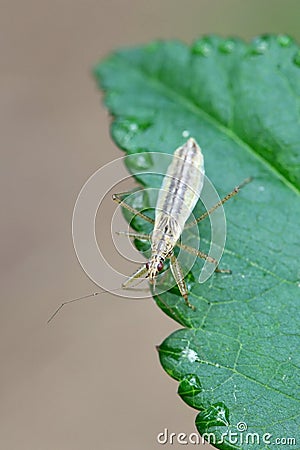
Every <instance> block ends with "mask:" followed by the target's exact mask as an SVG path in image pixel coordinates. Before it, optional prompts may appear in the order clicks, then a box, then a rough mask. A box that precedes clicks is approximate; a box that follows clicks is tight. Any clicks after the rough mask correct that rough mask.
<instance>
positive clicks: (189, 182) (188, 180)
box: [113, 138, 250, 309]
mask: <svg viewBox="0 0 300 450" xmlns="http://www.w3.org/2000/svg"><path fill="white" fill-rule="evenodd" d="M249 181H250V179H247V180H245V181H244V182H243V183H242V184H241V185H239V186H237V187H236V188H235V189H234V190H233V191H232V192H230V193H229V194H227V195H226V196H225V197H224V198H223V199H222V200H220V201H219V202H218V203H217V204H216V205H215V206H213V207H212V208H211V209H210V210H209V211H206V212H205V213H204V214H202V215H201V216H200V217H198V218H197V219H194V220H193V221H191V222H189V223H188V224H187V227H191V226H194V225H195V224H197V223H198V222H200V221H201V220H203V219H205V218H206V217H207V216H208V215H209V214H211V213H212V212H213V211H214V210H215V209H216V208H218V207H219V206H221V205H222V204H223V203H225V202H226V201H227V200H229V199H230V198H231V197H233V196H234V195H236V194H237V193H238V191H239V190H240V188H241V187H242V186H243V185H244V184H246V183H248V182H249ZM203 183H204V159H203V154H202V151H201V148H200V147H199V145H198V144H197V142H196V141H195V139H193V138H190V139H188V141H187V142H186V143H185V144H184V145H182V146H181V147H178V148H177V149H176V150H175V152H174V156H173V160H172V162H171V164H170V165H169V167H168V169H167V172H166V174H165V176H164V179H163V182H162V186H161V189H160V192H159V195H158V199H157V203H156V207H155V219H154V220H153V219H151V218H150V217H148V216H147V215H145V214H143V213H141V212H140V211H138V210H136V209H134V208H133V207H131V206H130V205H128V204H127V203H126V202H125V201H124V200H123V196H124V194H123V195H122V194H114V195H113V200H115V201H116V202H118V203H120V204H121V205H122V206H123V207H125V208H127V209H128V210H129V211H131V212H132V213H134V214H135V215H138V216H140V217H141V218H143V219H144V220H146V221H148V222H150V223H151V224H153V232H152V234H151V235H145V234H140V233H134V232H129V233H126V232H124V233H120V234H126V235H128V236H130V237H133V238H139V239H144V240H145V239H146V240H149V241H150V242H151V256H150V259H149V260H148V261H147V262H146V263H145V264H143V265H142V266H141V267H139V269H138V270H137V271H136V272H134V273H133V274H132V275H131V276H130V277H129V278H128V280H127V281H125V283H124V284H123V287H124V288H126V287H128V286H130V284H132V283H133V282H134V281H135V280H137V279H139V278H141V277H146V278H148V280H149V282H150V284H152V285H153V286H155V282H156V277H157V276H158V274H159V273H160V272H161V271H162V270H163V268H164V263H165V260H166V259H169V260H170V268H171V272H172V275H173V277H174V279H175V281H176V283H177V286H178V288H179V291H180V294H181V296H182V297H183V298H184V300H185V303H186V305H187V306H188V307H189V308H191V309H195V308H194V306H193V305H192V304H191V303H190V301H189V298H188V290H187V286H186V283H185V280H184V275H183V271H182V268H181V266H180V264H179V262H178V260H177V258H176V256H175V254H174V248H175V247H176V246H178V247H179V248H181V249H183V250H185V251H187V252H189V253H191V254H193V255H196V256H197V257H199V258H202V259H205V260H207V261H209V262H211V263H212V264H215V266H216V267H215V271H216V272H225V273H230V270H224V269H223V270H222V269H219V268H218V265H217V264H218V263H217V261H216V260H215V259H214V258H211V257H210V256H208V255H207V254H205V253H203V252H201V251H200V250H198V249H195V248H193V247H190V246H188V245H185V244H182V243H181V242H180V240H179V239H180V236H181V233H182V231H183V229H184V227H185V225H186V222H187V220H188V218H189V217H190V215H191V212H192V211H193V209H194V207H195V206H196V203H197V202H198V200H199V198H200V194H201V191H202V188H203Z"/></svg>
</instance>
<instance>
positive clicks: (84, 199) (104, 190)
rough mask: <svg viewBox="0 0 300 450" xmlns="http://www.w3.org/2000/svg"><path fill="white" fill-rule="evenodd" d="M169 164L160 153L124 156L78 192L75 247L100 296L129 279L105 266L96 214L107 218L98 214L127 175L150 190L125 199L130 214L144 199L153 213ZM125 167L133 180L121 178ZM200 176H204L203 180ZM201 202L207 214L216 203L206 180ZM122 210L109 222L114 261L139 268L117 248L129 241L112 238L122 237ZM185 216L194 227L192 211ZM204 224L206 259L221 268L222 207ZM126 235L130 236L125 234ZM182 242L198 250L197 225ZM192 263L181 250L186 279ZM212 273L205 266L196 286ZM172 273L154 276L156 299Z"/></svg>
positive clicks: (139, 293) (133, 293) (141, 292)
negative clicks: (207, 231) (207, 243)
mask: <svg viewBox="0 0 300 450" xmlns="http://www.w3.org/2000/svg"><path fill="white" fill-rule="evenodd" d="M173 158H174V156H173V155H170V154H166V153H158V152H155V153H150V152H149V153H148V152H147V153H138V154H134V155H127V156H123V157H121V158H118V159H116V160H114V161H112V162H110V163H109V164H107V165H105V166H103V167H102V168H100V169H99V170H97V171H96V172H95V173H94V174H93V175H92V176H91V177H90V178H89V179H88V181H87V182H86V183H85V184H84V186H83V187H82V189H81V191H80V193H79V195H78V198H77V200H76V204H75V207H74V211H73V220H72V234H73V244H74V248H75V252H76V255H77V257H78V260H79V262H80V264H81V266H82V268H83V270H84V271H85V272H86V274H87V275H88V276H89V278H91V279H92V280H93V281H94V282H95V283H96V284H97V285H98V286H100V287H101V288H103V289H104V290H106V291H115V290H116V287H120V286H121V285H122V284H123V283H124V282H125V281H126V280H127V278H128V275H129V274H128V273H126V274H123V273H120V272H119V271H118V270H117V269H116V268H114V267H112V264H111V263H109V262H108V260H107V259H106V258H105V256H104V252H103V251H102V248H101V247H102V241H101V239H99V242H98V240H97V236H96V231H95V230H96V216H97V213H100V214H101V217H104V216H106V212H105V211H103V208H102V206H103V205H102V204H103V200H104V199H105V197H106V196H108V195H109V196H111V193H117V192H118V185H119V184H120V183H121V182H123V181H124V180H126V179H128V178H130V177H131V175H134V176H135V178H136V179H137V180H139V179H140V180H143V181H145V180H146V182H147V185H151V186H153V187H151V188H142V187H141V188H140V189H135V190H134V191H133V192H132V193H130V195H129V196H127V197H126V203H129V204H131V205H134V208H135V209H137V210H139V211H143V209H144V205H143V206H140V207H139V208H138V207H137V205H141V204H142V203H143V202H142V199H145V198H146V199H147V205H146V206H147V207H148V208H155V205H156V200H157V197H158V195H159V192H160V186H161V183H162V180H163V177H164V175H165V173H166V171H167V168H168V166H169V165H170V163H171V162H172V160H173ZM124 166H127V167H129V168H130V172H131V175H120V174H122V173H124ZM191 170H192V168H191ZM193 170H195V168H193ZM202 176H204V175H203V174H202ZM187 188H188V189H189V190H190V192H193V191H194V188H193V186H187ZM200 200H201V201H202V203H203V205H204V206H205V208H206V210H209V209H210V208H212V207H213V206H214V205H216V204H217V203H218V202H219V201H220V198H219V196H218V194H217V191H216V190H215V188H214V186H213V184H212V183H211V182H210V180H209V179H208V178H207V177H206V176H204V185H203V189H202V192H201V195H200ZM101 208H102V209H101ZM121 208H122V205H120V204H118V205H117V206H116V210H115V213H114V215H113V217H112V220H111V239H112V241H113V242H114V246H115V249H116V255H117V254H119V255H122V256H123V257H125V258H126V259H127V260H129V261H134V262H135V263H138V264H139V265H142V264H143V263H144V262H145V261H143V260H142V259H141V258H140V256H139V254H138V252H136V256H135V257H134V258H133V257H132V256H128V255H127V254H126V251H124V248H123V246H122V245H121V244H120V242H121V241H120V240H121V239H122V240H125V241H129V238H128V237H127V236H118V238H116V235H115V232H116V231H120V230H119V229H118V225H117V223H118V220H119V218H120V214H121ZM189 213H190V214H191V217H190V219H189V221H192V220H193V218H194V216H193V214H192V211H189ZM206 220H210V248H209V252H208V255H209V256H210V257H211V258H213V259H214V260H216V262H219V261H220V259H221V256H222V253H223V250H224V246H225V241H226V219H225V213H224V209H223V207H222V206H220V207H219V208H217V209H216V210H215V211H214V213H213V214H211V215H210V216H209V219H206ZM128 227H129V226H128ZM125 231H127V232H128V231H129V228H128V229H127V230H125ZM181 242H182V244H186V245H188V246H190V247H194V248H195V249H197V250H198V249H199V247H200V236H199V230H198V226H197V224H196V223H195V225H194V226H193V227H191V228H189V229H188V230H183V232H182V234H181ZM130 245H131V244H130ZM196 258H197V256H196V254H190V253H188V252H186V251H183V250H180V251H179V254H178V256H177V259H178V261H179V263H180V265H181V266H182V268H183V273H184V276H186V275H187V273H188V272H189V271H190V270H191V268H192V267H193V265H194V263H195V260H196ZM137 267H138V266H137ZM214 269H215V265H214V264H212V263H211V262H209V261H205V262H204V264H203V267H202V269H201V272H200V275H199V279H198V281H199V283H203V282H204V281H206V280H207V279H208V278H209V277H210V276H211V275H212V274H213V272H214ZM170 272H171V271H170V269H167V270H166V271H163V272H162V273H161V274H160V275H159V276H158V279H157V283H156V286H155V293H156V294H158V293H161V292H165V291H167V290H169V289H171V288H172V287H173V286H175V285H176V282H175V280H174V278H173V276H172V275H171V273H170ZM114 293H115V294H116V295H119V296H122V297H130V298H145V297H149V292H147V294H145V289H131V290H130V291H128V290H125V289H124V290H121V289H120V290H119V291H118V292H114Z"/></svg>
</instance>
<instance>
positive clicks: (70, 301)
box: [47, 288, 123, 324]
mask: <svg viewBox="0 0 300 450" xmlns="http://www.w3.org/2000/svg"><path fill="white" fill-rule="evenodd" d="M122 290H123V288H118V289H112V290H110V291H105V290H103V291H99V292H93V293H92V294H88V295H83V296H82V297H77V298H73V299H72V300H67V301H66V302H62V303H61V304H60V305H59V307H58V308H57V309H56V310H55V311H54V313H53V314H52V315H51V316H50V317H49V319H48V320H47V324H49V323H50V322H51V321H52V320H53V319H54V317H55V316H56V315H57V314H58V313H59V311H60V310H61V309H62V308H63V307H64V306H65V305H68V304H69V303H74V302H78V301H79V300H84V299H86V298H90V297H96V296H97V295H100V294H106V293H110V292H116V291H122Z"/></svg>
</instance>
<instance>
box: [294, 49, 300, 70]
mask: <svg viewBox="0 0 300 450" xmlns="http://www.w3.org/2000/svg"><path fill="white" fill-rule="evenodd" d="M293 63H294V64H296V66H298V67H300V51H298V52H297V53H296V55H295V56H294V58H293Z"/></svg>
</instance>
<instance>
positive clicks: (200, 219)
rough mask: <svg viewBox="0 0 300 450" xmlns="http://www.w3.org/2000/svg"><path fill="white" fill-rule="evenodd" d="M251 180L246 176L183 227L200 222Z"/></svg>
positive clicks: (189, 226)
mask: <svg viewBox="0 0 300 450" xmlns="http://www.w3.org/2000/svg"><path fill="white" fill-rule="evenodd" d="M251 180H252V178H251V177H249V178H246V180H244V181H243V182H242V183H241V184H239V185H238V186H236V187H235V188H234V189H233V191H231V192H229V194H227V195H225V197H224V198H222V200H220V201H219V202H218V203H216V204H215V205H214V206H213V207H212V208H210V209H209V210H208V211H206V212H205V213H203V214H202V215H201V216H200V217H197V218H196V219H194V220H192V222H189V223H188V224H186V225H185V228H186V229H187V228H191V227H193V226H194V225H196V224H197V223H199V222H201V221H202V220H203V219H205V218H206V217H207V216H209V215H210V214H212V213H213V212H214V211H215V210H216V209H217V208H219V207H220V206H221V205H223V204H224V203H225V202H227V201H228V200H230V199H231V198H232V197H234V196H235V195H236V194H237V193H238V192H239V191H240V189H242V187H244V186H245V185H246V184H248V183H250V181H251Z"/></svg>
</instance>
